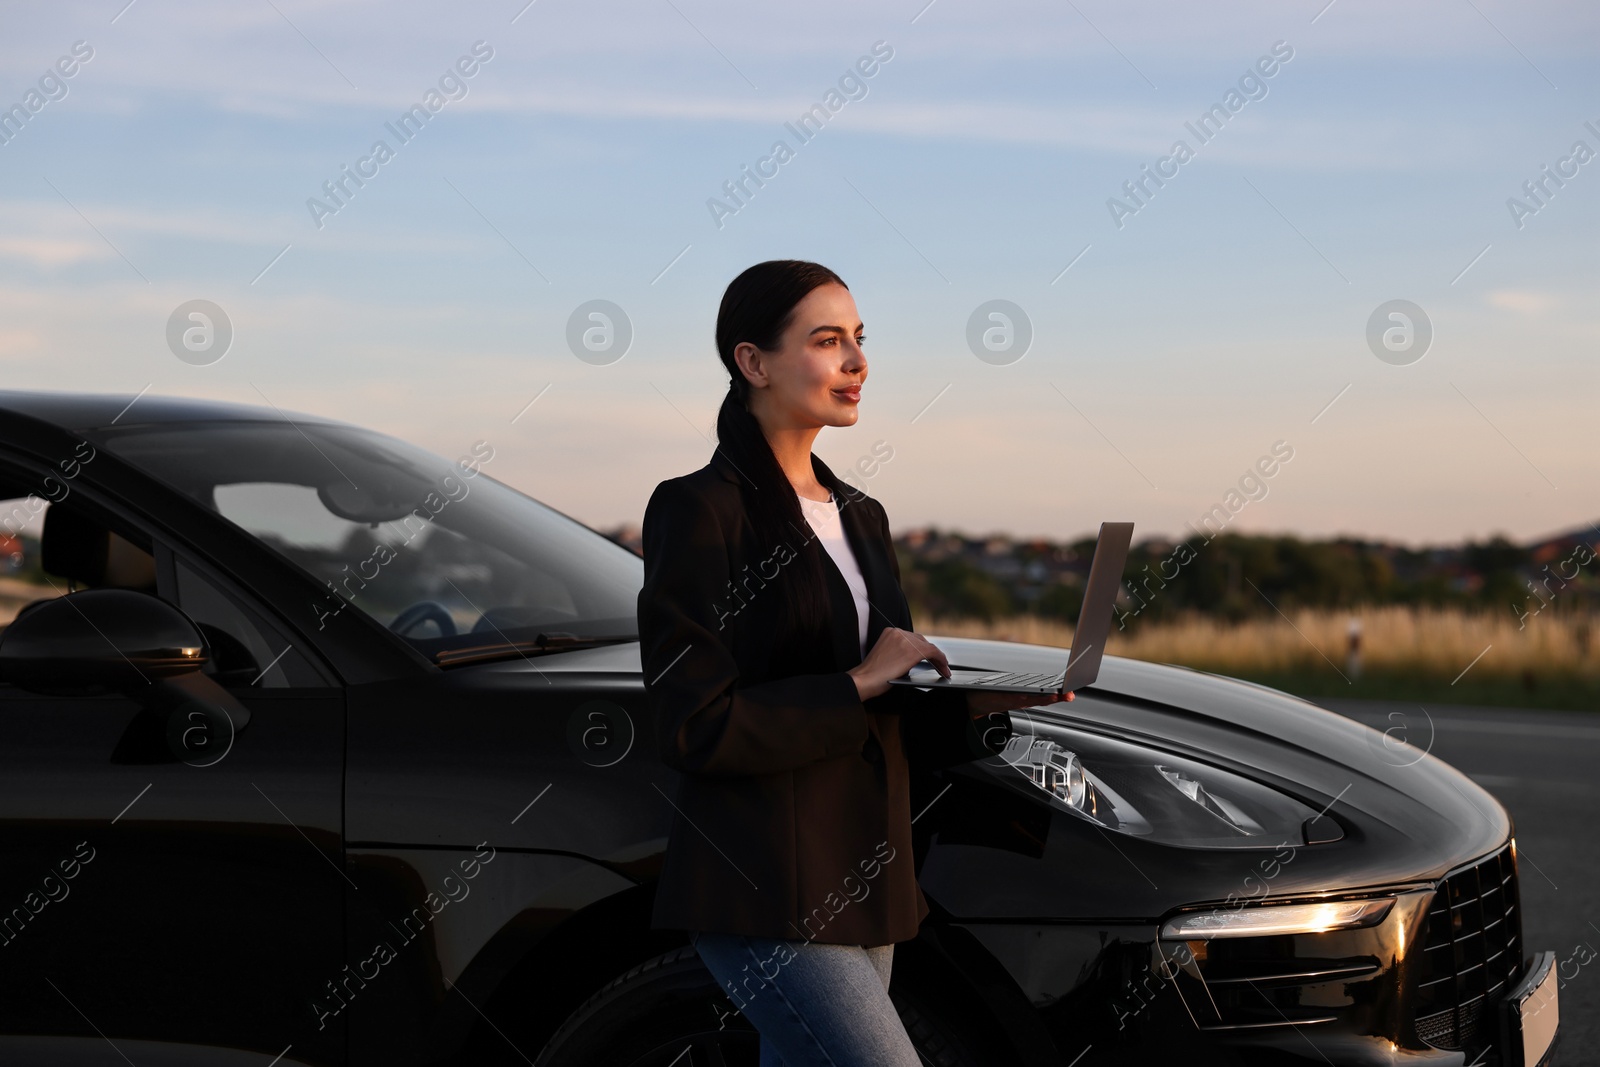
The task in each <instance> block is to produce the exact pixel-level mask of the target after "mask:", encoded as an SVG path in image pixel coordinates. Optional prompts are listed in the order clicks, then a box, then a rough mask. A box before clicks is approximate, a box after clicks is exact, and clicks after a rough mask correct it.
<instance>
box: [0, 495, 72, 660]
mask: <svg viewBox="0 0 1600 1067" xmlns="http://www.w3.org/2000/svg"><path fill="white" fill-rule="evenodd" d="M49 506H50V505H49V501H47V500H45V499H44V498H43V497H38V496H34V495H32V494H29V493H19V492H17V490H16V489H15V488H12V489H7V488H5V487H4V482H3V481H0V628H4V627H5V626H8V625H9V624H10V623H11V620H12V619H14V618H16V617H17V612H19V611H21V610H22V609H23V608H25V607H27V606H28V605H29V604H31V603H33V602H34V601H37V600H45V599H48V598H51V597H58V596H60V595H61V594H63V593H65V592H66V591H67V583H66V582H64V581H61V580H59V579H56V580H52V579H51V578H50V577H49V576H47V575H46V574H45V573H44V570H43V568H42V567H41V566H40V565H39V534H40V531H41V530H42V529H43V524H44V512H45V509H46V508H47V507H49Z"/></svg>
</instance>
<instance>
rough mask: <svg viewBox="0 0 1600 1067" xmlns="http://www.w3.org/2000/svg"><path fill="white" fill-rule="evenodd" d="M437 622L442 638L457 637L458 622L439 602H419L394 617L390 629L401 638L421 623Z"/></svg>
mask: <svg viewBox="0 0 1600 1067" xmlns="http://www.w3.org/2000/svg"><path fill="white" fill-rule="evenodd" d="M429 621H432V622H435V623H438V625H439V635H440V636H441V637H454V636H455V635H456V620H455V619H453V618H451V617H450V612H449V611H448V610H446V609H445V606H444V605H443V604H441V603H439V602H438V601H437V600H419V601H417V602H416V603H415V604H413V605H411V606H410V607H409V608H406V609H405V610H404V611H402V612H401V613H400V614H398V615H396V616H395V617H394V621H393V622H391V623H390V624H389V629H390V630H392V631H394V632H395V633H397V634H400V635H401V636H404V635H405V634H406V632H407V631H409V630H412V629H415V628H416V626H417V625H418V624H419V623H424V622H429Z"/></svg>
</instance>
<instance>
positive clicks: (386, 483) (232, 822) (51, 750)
mask: <svg viewBox="0 0 1600 1067" xmlns="http://www.w3.org/2000/svg"><path fill="white" fill-rule="evenodd" d="M495 456H496V449H495V444H494V442H493V441H483V442H478V443H477V444H475V445H473V446H471V447H470V448H468V449H464V450H463V453H462V455H461V456H460V457H459V458H457V459H456V460H455V461H450V460H446V459H441V458H438V457H435V456H433V455H430V454H428V453H425V452H423V451H421V450H418V449H416V448H414V447H412V446H410V445H407V444H405V443H404V442H402V441H399V440H396V439H394V438H392V437H388V436H384V435H381V434H377V433H372V432H369V431H366V430H362V429H359V428H356V427H353V426H350V425H347V424H344V423H341V422H338V421H334V420H330V419H324V418H319V417H315V416H311V415H300V414H295V413H284V412H281V411H279V410H276V409H274V408H253V407H247V406H239V405H232V404H222V403H213V402H207V401H197V400H187V399H176V398H160V397H154V396H140V397H137V398H135V397H131V396H125V395H124V396H105V395H95V396H90V395H67V394H50V393H27V392H5V391H0V547H5V548H6V555H7V566H6V568H5V571H4V573H0V623H9V625H5V626H4V629H3V630H0V1063H5V1064H52V1065H54V1064H91V1063H93V1064H105V1063H120V1062H124V1061H126V1062H131V1063H134V1064H138V1065H139V1067H153V1065H164V1064H202V1063H203V1064H208V1065H209V1064H224V1065H229V1064H259V1065H262V1067H266V1065H269V1064H283V1065H287V1064H291V1063H296V1064H316V1065H325V1064H352V1065H364V1064H382V1065H384V1067H395V1065H404V1064H442V1063H462V1064H475V1065H476V1064H491V1063H506V1064H515V1063H525V1062H526V1063H537V1064H539V1065H540V1067H544V1065H577V1064H598V1065H605V1067H610V1065H629V1064H631V1065H639V1067H644V1065H661V1067H666V1065H668V1064H675V1065H688V1064H695V1065H714V1064H727V1065H734V1064H740V1063H745V1064H754V1063H755V1053H756V1039H755V1034H754V1031H753V1030H752V1029H751V1027H750V1025H749V1023H748V1022H747V1021H746V1020H745V1019H744V1018H743V1017H742V1016H741V1015H740V1014H739V1013H738V1011H737V1010H736V1009H735V1007H734V1005H733V1004H732V1003H731V1002H730V1001H729V1000H728V999H727V997H726V996H725V995H723V994H722V992H721V991H720V990H719V989H718V988H717V986H716V985H715V983H714V982H713V981H712V980H711V978H710V976H709V975H708V974H707V973H706V971H705V970H704V968H703V967H701V966H700V964H699V961H698V959H697V958H696V957H695V955H694V951H693V949H692V948H691V947H690V946H689V945H688V943H687V940H686V938H685V936H684V935H682V934H679V933H677V932H674V931H652V930H651V929H650V928H649V921H648V920H649V914H650V904H651V893H652V887H653V883H654V878H655V876H656V874H657V872H658V870H659V869H660V865H661V860H662V850H663V847H664V843H665V841H666V837H667V832H668V829H669V827H670V825H671V820H672V819H673V818H674V809H673V806H672V803H671V800H670V798H671V797H672V795H673V792H674V784H675V776H674V774H673V772H671V771H670V770H668V769H667V768H666V767H665V766H664V765H663V764H662V763H661V762H660V760H659V759H658V758H657V756H656V753H655V751H654V749H653V742H652V730H651V729H650V728H649V723H648V720H647V718H646V714H647V713H646V710H645V709H646V705H645V701H644V688H643V683H642V680H641V677H640V665H639V648H638V644H637V641H636V629H635V619H634V611H635V607H636V603H635V597H636V595H637V593H638V590H639V587H640V584H641V580H642V565H641V561H640V560H639V558H638V557H637V556H636V555H634V554H633V553H632V552H630V551H628V550H627V549H625V548H623V547H621V546H619V545H617V544H615V543H613V542H612V541H610V540H608V539H607V538H605V537H603V536H601V535H600V534H598V533H596V532H594V531H593V530H590V529H589V528H587V527H585V526H583V525H582V524H580V523H578V522H576V521H574V520H572V519H570V518H568V517H566V516H564V515H562V514H560V513H558V512H556V511H553V510H551V509H550V508H547V507H545V506H543V505H541V504H539V503H537V502H535V501H533V500H532V499H530V498H528V497H526V496H524V495H522V494H520V493H518V492H517V491H515V490H513V489H511V488H509V487H508V486H506V485H505V484H503V483H502V482H500V481H497V480H495V479H494V478H493V477H492V476H491V475H490V474H489V473H488V470H489V469H493V468H494V466H495ZM502 463H503V461H502ZM934 636H935V639H936V640H937V641H938V643H939V645H940V646H941V647H942V648H943V649H944V650H945V651H946V652H947V653H948V656H949V659H950V661H951V664H952V665H953V666H957V665H959V666H966V667H975V668H989V669H1003V670H1025V671H1049V670H1054V669H1057V668H1058V667H1059V665H1060V662H1061V660H1062V658H1063V653H1062V651H1061V650H1059V649H1052V648H1043V647H1037V646H1027V645H1019V644H1008V643H1003V642H990V641H976V640H962V639H955V638H939V637H937V635H934ZM1010 720H1011V726H1010V735H1009V738H1008V739H1007V740H1005V741H1004V745H1003V747H1001V746H1000V745H999V744H996V746H995V748H996V751H995V754H994V755H993V756H992V757H991V758H982V759H973V760H971V761H968V762H964V763H958V764H955V765H953V766H949V767H945V768H943V769H939V770H935V771H928V772H926V773H919V774H918V775H916V777H915V778H914V782H913V797H912V810H913V811H916V812H919V814H918V816H917V820H916V822H915V824H914V830H915V846H916V847H915V852H916V854H915V856H914V857H913V861H914V862H915V863H916V864H917V869H918V871H919V877H920V881H921V884H922V887H923V889H924V891H925V893H926V895H927V897H928V900H929V904H930V907H931V908H932V909H933V912H932V914H931V915H930V916H929V917H928V919H927V920H926V921H925V923H924V925H923V928H922V930H921V933H920V935H919V936H918V937H917V938H916V939H915V940H913V941H909V942H904V943H901V944H900V945H899V946H898V951H897V953H896V959H895V967H894V982H893V990H892V995H893V997H894V1000H895V1002H896V1004H897V1006H898V1008H899V1009H900V1011H901V1013H902V1016H903V1018H904V1020H905V1022H906V1025H907V1029H908V1031H909V1032H910V1033H911V1034H912V1036H913V1038H914V1040H915V1042H916V1043H917V1045H918V1047H919V1050H920V1051H921V1052H922V1054H923V1056H924V1058H925V1059H926V1060H927V1061H928V1062H929V1063H933V1064H940V1065H979V1064H983V1065H999V1064H1006V1065H1013V1064H1022V1065H1029V1067H1044V1065H1063V1067H1064V1065H1077V1067H1090V1065H1094V1064H1106V1063H1142V1062H1151V1061H1154V1060H1156V1059H1158V1058H1159V1059H1165V1058H1169V1057H1177V1056H1180V1055H1181V1056H1183V1057H1184V1058H1185V1060H1186V1061H1190V1062H1199V1063H1305V1064H1337V1065H1346V1064H1352V1065H1353V1064H1389V1063H1406V1064H1438V1065H1444V1064H1485V1063H1498V1064H1503V1065H1508V1067H1515V1065H1523V1064H1529V1065H1531V1064H1534V1063H1538V1062H1548V1054H1549V1050H1550V1049H1551V1048H1553V1045H1554V1041H1555V1037H1556V1020H1557V1006H1556V1003H1555V992H1554V989H1555V985H1554V981H1553V979H1552V974H1553V968H1552V963H1553V961H1554V956H1553V954H1552V953H1549V952H1532V951H1530V950H1529V949H1528V948H1527V946H1525V945H1524V944H1523V942H1522V936H1521V929H1522V916H1521V912H1520V908H1519V905H1518V880H1517V857H1516V845H1515V842H1514V840H1513V837H1512V825H1511V820H1510V818H1509V816H1508V815H1507V813H1506V812H1505V810H1504V809H1503V808H1502V807H1501V806H1500V805H1499V804H1498V803H1497V802H1496V801H1495V800H1494V799H1493V798H1492V797H1491V796H1490V795H1489V794H1487V793H1485V792H1484V791H1483V790H1482V789H1480V788H1479V787H1478V786H1477V785H1475V784H1474V783H1473V782H1472V781H1471V780H1469V779H1468V778H1466V777H1465V776H1463V775H1462V774H1460V773H1458V772H1456V771H1455V770H1453V769H1452V768H1450V767H1448V766H1446V765H1445V764H1443V763H1441V762H1440V761H1439V760H1437V759H1435V758H1434V757H1432V756H1429V755H1426V754H1424V753H1423V752H1421V751H1418V750H1417V749H1414V748H1412V747H1410V746H1408V745H1404V744H1401V743H1399V741H1398V739H1397V738H1396V737H1395V736H1393V735H1385V734H1380V733H1378V732H1376V731H1373V730H1371V729H1369V728H1367V727H1365V726H1361V725H1358V724H1356V723H1354V722H1352V721H1350V720H1347V719H1345V718H1342V717H1340V716H1337V715H1335V714H1332V713H1330V712H1328V711H1325V710H1323V709H1321V708H1318V707H1316V706H1314V705H1312V704H1310V703H1307V702H1305V701H1302V700H1298V699H1296V698H1294V697H1291V696H1288V695H1286V694H1283V693H1280V692H1277V691H1274V690H1269V689H1265V688H1262V687H1259V686H1255V685H1250V684H1246V683H1242V682H1238V681H1234V680H1231V679H1227V678H1221V677H1216V676H1211V675H1206V674H1201V673H1198V672H1194V671H1190V670H1185V669H1181V668H1177V667H1169V666H1160V665H1154V664H1148V663H1140V662H1135V661H1130V660H1123V659H1117V658H1115V657H1108V658H1107V660H1106V662H1105V664H1104V666H1103V668H1102V670H1101V674H1100V678H1099V680H1098V682H1097V683H1096V684H1095V685H1094V686H1092V687H1090V688H1088V689H1085V690H1083V691H1082V692H1080V693H1079V694H1078V696H1077V699H1076V700H1074V701H1073V702H1071V703H1055V704H1051V705H1048V706H1041V707H1035V708H1030V709H1027V710H1024V711H1016V712H1013V713H1011V715H1010ZM840 906H844V905H843V903H841V905H840ZM829 907H832V905H831V904H830V905H829ZM822 918H824V919H825V918H826V917H825V916H824V917H822ZM108 1045H109V1046H111V1048H107V1046H108Z"/></svg>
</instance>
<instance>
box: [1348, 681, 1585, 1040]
mask: <svg viewBox="0 0 1600 1067" xmlns="http://www.w3.org/2000/svg"><path fill="white" fill-rule="evenodd" d="M1318 703H1320V704H1321V705H1322V706H1324V707H1327V708H1330V709H1332V710H1334V711H1337V712H1339V713H1341V714H1344V715H1348V716H1350V717H1351V718H1353V719H1356V720H1358V721H1360V722H1364V723H1366V724H1367V725H1368V726H1373V727H1376V728H1377V729H1380V730H1390V729H1394V728H1397V727H1398V728H1400V729H1402V730H1403V731H1404V734H1403V736H1404V737H1405V739H1406V740H1407V741H1408V742H1409V743H1411V744H1412V745H1415V746H1416V747H1417V748H1425V749H1427V750H1428V751H1429V752H1431V753H1432V754H1433V755H1435V756H1437V757H1439V758H1440V759H1442V760H1444V761H1445V762H1446V763H1449V764H1450V765H1452V766H1453V767H1455V768H1456V769H1457V770H1460V771H1462V772H1464V773H1465V774H1467V775H1469V776H1470V777H1471V778H1472V779H1473V780H1474V781H1476V782H1477V783H1478V784H1479V785H1481V786H1483V787H1484V788H1485V789H1487V790H1488V791H1489V792H1490V793H1493V794H1494V795H1495V796H1496V797H1497V798H1498V799H1499V800H1500V802H1501V803H1502V804H1504V805H1505V807H1506V810H1507V811H1509V812H1511V818H1512V819H1513V820H1514V822H1515V825H1516V835H1517V856H1518V870H1519V872H1520V875H1521V877H1520V879H1519V880H1520V882H1521V889H1522V935H1523V943H1524V947H1525V949H1526V952H1527V953H1528V954H1532V953H1533V952H1534V951H1538V950H1542V949H1550V950H1552V951H1554V952H1555V954H1556V960H1557V967H1558V970H1559V973H1560V974H1561V975H1562V977H1563V981H1562V984H1561V992H1560V999H1559V1001H1558V1003H1559V1004H1560V1008H1561V1052H1560V1056H1559V1062H1560V1063H1561V1065H1562V1067H1575V1065H1579V1064H1600V713H1591V712H1562V711H1530V710H1525V709H1521V708H1476V707H1461V706H1448V705H1446V706H1438V705H1429V706H1427V707H1426V708H1423V707H1421V706H1419V705H1416V704H1399V703H1393V704H1391V703H1381V702H1377V701H1367V700H1322V701H1318ZM1390 736H1391V737H1398V736H1402V735H1401V734H1399V733H1391V735H1390Z"/></svg>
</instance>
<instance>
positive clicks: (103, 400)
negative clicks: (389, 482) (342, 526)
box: [0, 389, 342, 433]
mask: <svg viewBox="0 0 1600 1067" xmlns="http://www.w3.org/2000/svg"><path fill="white" fill-rule="evenodd" d="M0 412H6V413H11V414H16V415H26V416H29V417H31V418H35V419H38V420H39V421H41V422H47V423H50V424H51V425H54V426H57V427H59V428H60V429H63V430H67V431H69V432H72V433H83V432H85V431H88V430H96V429H100V428H102V427H105V426H109V425H111V424H112V423H113V422H115V423H117V424H118V425H119V426H134V425H146V426H148V425H150V424H152V423H156V424H160V423H184V422H218V421H221V422H259V421H261V420H264V419H270V420H273V421H278V420H281V419H285V418H293V419H294V420H295V421H298V422H315V423H332V424H340V425H342V423H341V422H340V420H338V419H330V418H327V417H325V416H322V415H310V414H306V413H304V412H300V411H287V410H284V409H282V408H279V407H276V406H274V405H272V404H271V402H270V401H269V402H268V403H267V404H239V403H234V402H232V401H227V400H210V399H204V398H199V397H188V396H161V395H157V394H151V393H63V392H46V391H43V390H38V391H35V390H25V389H0Z"/></svg>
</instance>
